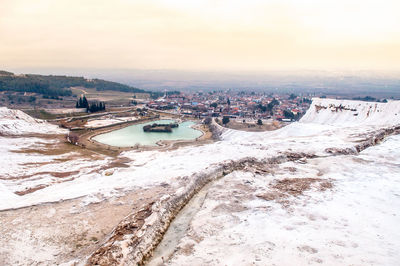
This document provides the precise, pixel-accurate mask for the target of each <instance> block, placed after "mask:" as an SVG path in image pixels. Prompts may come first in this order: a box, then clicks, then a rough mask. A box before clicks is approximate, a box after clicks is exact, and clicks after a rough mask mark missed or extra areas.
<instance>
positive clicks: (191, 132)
mask: <svg viewBox="0 0 400 266" xmlns="http://www.w3.org/2000/svg"><path fill="white" fill-rule="evenodd" d="M173 122H175V121H174V120H157V121H151V122H147V123H142V124H137V125H132V126H129V127H125V128H122V129H118V130H114V131H111V132H108V133H105V134H101V135H97V136H95V137H94V138H93V139H94V140H95V141H98V142H101V143H104V144H107V145H110V146H117V147H130V146H134V145H135V144H140V145H147V146H156V145H157V142H158V141H160V140H193V139H196V138H198V137H200V136H201V135H202V132H201V131H200V130H197V129H193V128H191V126H192V125H194V124H195V123H194V122H190V121H187V122H183V123H180V124H179V127H177V128H173V129H172V132H170V133H164V132H144V131H143V126H145V125H149V124H153V123H159V124H167V123H173Z"/></svg>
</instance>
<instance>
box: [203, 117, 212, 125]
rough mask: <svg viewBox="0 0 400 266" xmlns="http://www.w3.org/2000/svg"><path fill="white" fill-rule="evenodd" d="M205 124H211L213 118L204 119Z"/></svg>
mask: <svg viewBox="0 0 400 266" xmlns="http://www.w3.org/2000/svg"><path fill="white" fill-rule="evenodd" d="M204 124H205V125H209V124H211V117H206V118H205V119H204Z"/></svg>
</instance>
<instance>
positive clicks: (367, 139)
mask: <svg viewBox="0 0 400 266" xmlns="http://www.w3.org/2000/svg"><path fill="white" fill-rule="evenodd" d="M397 134H400V126H394V127H388V128H383V129H379V130H376V131H373V132H370V133H367V134H364V135H363V136H362V137H363V138H364V139H363V140H361V141H360V142H359V143H358V144H356V145H355V146H353V147H349V148H342V149H340V148H327V149H325V152H327V153H330V154H333V155H351V154H357V153H359V152H361V151H363V150H365V149H367V148H368V147H371V146H374V145H377V144H379V143H380V142H382V141H383V140H384V139H385V138H386V137H388V136H391V135H397Z"/></svg>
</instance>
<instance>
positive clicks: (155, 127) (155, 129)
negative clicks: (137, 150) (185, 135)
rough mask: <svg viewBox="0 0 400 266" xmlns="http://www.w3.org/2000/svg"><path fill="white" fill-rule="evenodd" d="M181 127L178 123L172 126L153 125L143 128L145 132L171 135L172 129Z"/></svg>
mask: <svg viewBox="0 0 400 266" xmlns="http://www.w3.org/2000/svg"><path fill="white" fill-rule="evenodd" d="M176 127H179V124H178V123H171V124H157V123H154V124H151V125H145V126H143V131H144V132H166V133H171V132H172V128H176Z"/></svg>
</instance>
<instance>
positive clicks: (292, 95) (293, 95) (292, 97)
mask: <svg viewBox="0 0 400 266" xmlns="http://www.w3.org/2000/svg"><path fill="white" fill-rule="evenodd" d="M296 98H297V96H296V94H293V93H292V94H290V96H289V100H294V99H296Z"/></svg>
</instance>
